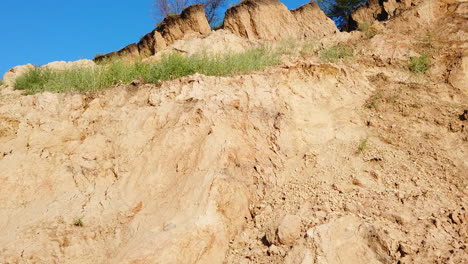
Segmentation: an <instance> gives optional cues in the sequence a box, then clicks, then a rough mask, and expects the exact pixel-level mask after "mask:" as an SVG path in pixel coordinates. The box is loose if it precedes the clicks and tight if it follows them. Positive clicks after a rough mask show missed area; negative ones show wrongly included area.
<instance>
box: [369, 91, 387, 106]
mask: <svg viewBox="0 0 468 264" xmlns="http://www.w3.org/2000/svg"><path fill="white" fill-rule="evenodd" d="M382 98H383V95H382V93H381V92H380V91H379V92H377V93H375V94H374V95H372V96H371V97H370V98H369V99H368V100H367V103H366V105H365V106H366V108H369V109H375V108H377V105H378V104H379V102H380V101H381V100H382Z"/></svg>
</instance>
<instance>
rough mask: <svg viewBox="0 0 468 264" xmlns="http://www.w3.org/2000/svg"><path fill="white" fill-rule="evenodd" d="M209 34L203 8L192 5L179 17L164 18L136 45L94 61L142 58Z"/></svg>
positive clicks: (208, 26)
mask: <svg viewBox="0 0 468 264" xmlns="http://www.w3.org/2000/svg"><path fill="white" fill-rule="evenodd" d="M210 32H211V27H210V25H209V23H208V20H207V18H206V14H205V10H204V8H203V6H202V5H199V4H198V5H192V6H189V7H187V8H186V9H184V10H183V11H182V13H181V14H180V15H170V16H168V17H166V18H165V19H164V20H163V22H162V23H161V24H160V25H159V26H157V27H156V29H155V30H153V31H152V32H150V33H148V34H146V35H145V36H144V37H143V38H141V40H140V41H139V42H138V43H133V44H130V45H128V46H127V47H125V48H123V49H121V50H119V51H115V52H111V53H108V54H105V55H101V56H98V57H96V58H95V59H94V60H95V61H96V62H99V61H102V60H104V59H106V58H111V57H114V56H117V57H125V58H128V59H134V58H139V57H143V58H144V57H148V56H151V55H154V54H156V53H157V52H159V51H161V50H163V49H165V48H167V47H168V46H170V45H171V44H172V43H174V42H175V41H177V40H181V39H188V38H193V37H196V36H200V35H206V34H208V33H210Z"/></svg>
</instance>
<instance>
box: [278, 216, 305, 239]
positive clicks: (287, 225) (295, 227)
mask: <svg viewBox="0 0 468 264" xmlns="http://www.w3.org/2000/svg"><path fill="white" fill-rule="evenodd" d="M301 226H302V221H301V218H300V217H299V216H297V215H286V216H285V217H284V218H283V220H282V221H281V224H280V225H279V227H278V238H279V242H280V243H281V244H283V245H292V244H294V241H296V239H297V238H299V236H300V235H301Z"/></svg>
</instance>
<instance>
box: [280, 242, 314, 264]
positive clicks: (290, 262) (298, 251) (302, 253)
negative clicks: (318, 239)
mask: <svg viewBox="0 0 468 264" xmlns="http://www.w3.org/2000/svg"><path fill="white" fill-rule="evenodd" d="M284 263H285V264H313V263H314V258H313V255H312V252H311V251H310V250H309V249H307V248H306V247H305V246H303V245H300V246H294V247H293V249H292V250H291V251H289V252H288V255H287V256H286V258H285V259H284Z"/></svg>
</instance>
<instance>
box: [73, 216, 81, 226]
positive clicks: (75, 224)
mask: <svg viewBox="0 0 468 264" xmlns="http://www.w3.org/2000/svg"><path fill="white" fill-rule="evenodd" d="M73 225H74V226H76V227H83V225H84V224H83V219H82V218H81V217H80V218H77V219H75V221H73Z"/></svg>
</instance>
